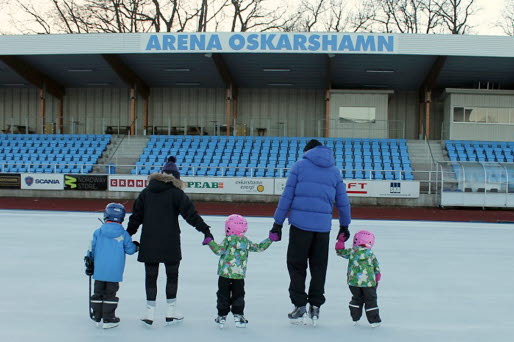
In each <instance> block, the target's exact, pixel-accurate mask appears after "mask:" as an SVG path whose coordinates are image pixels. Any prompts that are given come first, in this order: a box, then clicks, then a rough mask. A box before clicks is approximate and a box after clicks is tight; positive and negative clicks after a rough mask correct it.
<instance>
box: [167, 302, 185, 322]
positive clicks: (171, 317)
mask: <svg viewBox="0 0 514 342" xmlns="http://www.w3.org/2000/svg"><path fill="white" fill-rule="evenodd" d="M183 319H184V316H183V315H182V314H181V313H180V312H178V311H177V301H176V300H175V299H168V311H167V313H166V324H167V325H171V324H174V323H178V322H181V321H182V320H183Z"/></svg>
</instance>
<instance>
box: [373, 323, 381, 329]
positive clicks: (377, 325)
mask: <svg viewBox="0 0 514 342" xmlns="http://www.w3.org/2000/svg"><path fill="white" fill-rule="evenodd" d="M381 323H382V322H375V323H371V327H372V328H378V327H379V326H380V324H381Z"/></svg>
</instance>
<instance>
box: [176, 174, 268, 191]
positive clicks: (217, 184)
mask: <svg viewBox="0 0 514 342" xmlns="http://www.w3.org/2000/svg"><path fill="white" fill-rule="evenodd" d="M181 179H182V180H183V181H184V182H185V183H186V189H185V192H186V193H193V194H194V193H197V194H239V195H245V194H255V195H273V193H274V180H273V179H271V178H249V177H247V178H216V177H182V178H181Z"/></svg>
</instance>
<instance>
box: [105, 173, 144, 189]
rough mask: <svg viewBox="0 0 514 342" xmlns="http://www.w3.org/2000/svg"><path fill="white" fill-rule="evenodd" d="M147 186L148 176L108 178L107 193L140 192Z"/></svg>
mask: <svg viewBox="0 0 514 342" xmlns="http://www.w3.org/2000/svg"><path fill="white" fill-rule="evenodd" d="M147 185H148V176H129V175H127V176H109V191H133V192H140V191H141V190H143V189H144V188H145V187H146V186H147Z"/></svg>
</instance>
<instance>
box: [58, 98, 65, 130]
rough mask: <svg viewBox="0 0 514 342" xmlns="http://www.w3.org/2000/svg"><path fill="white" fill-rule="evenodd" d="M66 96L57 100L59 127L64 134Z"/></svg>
mask: <svg viewBox="0 0 514 342" xmlns="http://www.w3.org/2000/svg"><path fill="white" fill-rule="evenodd" d="M63 111H64V97H61V98H59V102H57V129H58V130H59V133H60V134H64V113H63Z"/></svg>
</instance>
